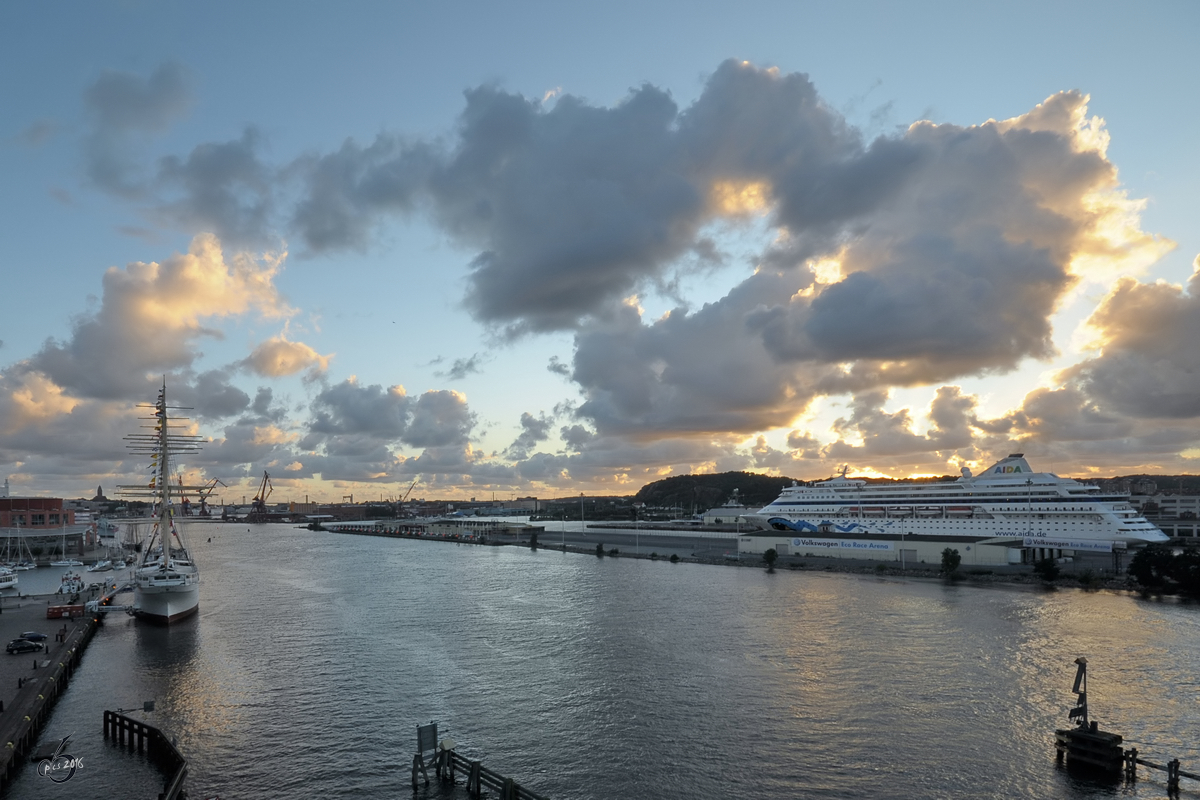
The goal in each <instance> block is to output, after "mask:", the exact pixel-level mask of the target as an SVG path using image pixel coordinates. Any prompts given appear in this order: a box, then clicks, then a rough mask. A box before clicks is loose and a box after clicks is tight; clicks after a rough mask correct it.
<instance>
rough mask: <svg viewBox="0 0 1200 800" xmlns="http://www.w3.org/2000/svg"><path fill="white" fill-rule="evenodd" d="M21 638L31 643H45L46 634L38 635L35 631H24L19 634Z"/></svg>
mask: <svg viewBox="0 0 1200 800" xmlns="http://www.w3.org/2000/svg"><path fill="white" fill-rule="evenodd" d="M21 638H22V639H27V640H29V641H31V642H44V641H46V634H44V633H38V632H37V631H25V632H24V633H22V634H21Z"/></svg>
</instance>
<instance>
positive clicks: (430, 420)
mask: <svg viewBox="0 0 1200 800" xmlns="http://www.w3.org/2000/svg"><path fill="white" fill-rule="evenodd" d="M474 426H475V415H474V414H473V413H471V410H470V408H469V407H468V406H467V398H466V396H465V395H463V394H460V393H459V392H455V391H453V390H447V389H442V390H437V391H428V392H425V393H424V394H422V395H421V396H420V397H418V398H417V402H416V404H415V406H414V407H413V409H412V419H411V420H410V422H409V424H408V430H407V431H405V433H404V436H403V437H402V439H403V441H404V442H405V443H406V444H409V445H412V446H413V447H424V448H436V447H446V446H455V447H459V446H463V445H466V444H467V441H468V440H469V439H470V436H471V429H472V428H473V427H474Z"/></svg>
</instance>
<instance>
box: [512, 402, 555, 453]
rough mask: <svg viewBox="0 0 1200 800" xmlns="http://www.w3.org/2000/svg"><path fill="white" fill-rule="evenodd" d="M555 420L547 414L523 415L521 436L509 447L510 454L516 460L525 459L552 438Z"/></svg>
mask: <svg viewBox="0 0 1200 800" xmlns="http://www.w3.org/2000/svg"><path fill="white" fill-rule="evenodd" d="M553 426H554V418H553V417H547V416H546V415H545V414H539V415H538V416H536V417H535V416H533V415H532V414H530V413H529V412H528V411H526V412H522V414H521V434H520V436H518V437H517V438H516V441H514V442H513V443H512V444H510V445H509V446H508V450H507V452H508V454H509V455H510V456H511V457H512V458H515V459H524V458H527V457H528V456H529V453H530V451H532V450H533V448H534V447H537V445H538V444H539V443H540V442H544V441H546V439H548V438H550V432H551V429H552V427H553Z"/></svg>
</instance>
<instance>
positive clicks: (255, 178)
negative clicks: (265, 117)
mask: <svg viewBox="0 0 1200 800" xmlns="http://www.w3.org/2000/svg"><path fill="white" fill-rule="evenodd" d="M260 139H261V137H260V136H259V134H258V132H257V131H255V130H254V129H253V128H248V129H246V131H245V132H244V133H243V134H242V136H241V138H239V139H236V140H233V141H229V142H221V143H209V144H202V145H200V146H198V147H196V148H195V149H193V150H192V152H191V153H190V154H188V157H187V158H186V159H181V158H179V157H177V156H167V157H165V158H163V159H161V160H160V161H159V165H158V175H157V187H156V188H157V191H158V194H159V197H160V198H161V199H160V200H159V202H158V203H157V204H156V206H155V208H154V211H153V213H154V215H156V216H157V217H159V218H160V219H163V220H165V221H167V222H168V223H170V224H172V225H175V226H177V227H180V228H182V229H184V230H205V231H212V232H214V233H216V234H217V235H218V236H219V237H220V238H221V241H222V242H225V243H228V244H231V245H254V244H258V243H260V242H263V241H266V240H268V239H269V237H270V230H271V211H272V194H273V191H274V184H275V181H276V179H275V176H274V173H273V170H271V169H270V168H268V167H267V166H266V165H265V164H264V163H263V162H262V161H261V160H260V159H259V155H258V149H259V147H260Z"/></svg>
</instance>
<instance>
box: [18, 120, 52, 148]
mask: <svg viewBox="0 0 1200 800" xmlns="http://www.w3.org/2000/svg"><path fill="white" fill-rule="evenodd" d="M57 130H58V124H57V123H56V122H55V121H54V120H51V119H39V120H37V121H35V122H33V123H30V124H29V125H28V126H27V127H26V128H25V129H24V130H22V131H21V132H20V133H18V134H17V135H16V136H15V137H14V139H15V140H16V141H17V142H20V143H21V144H23V145H25V146H26V147H41V146H42V145H44V144H45V143H46V142H48V141H50V138H51V137H52V136H54V134H55V132H56V131H57Z"/></svg>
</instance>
